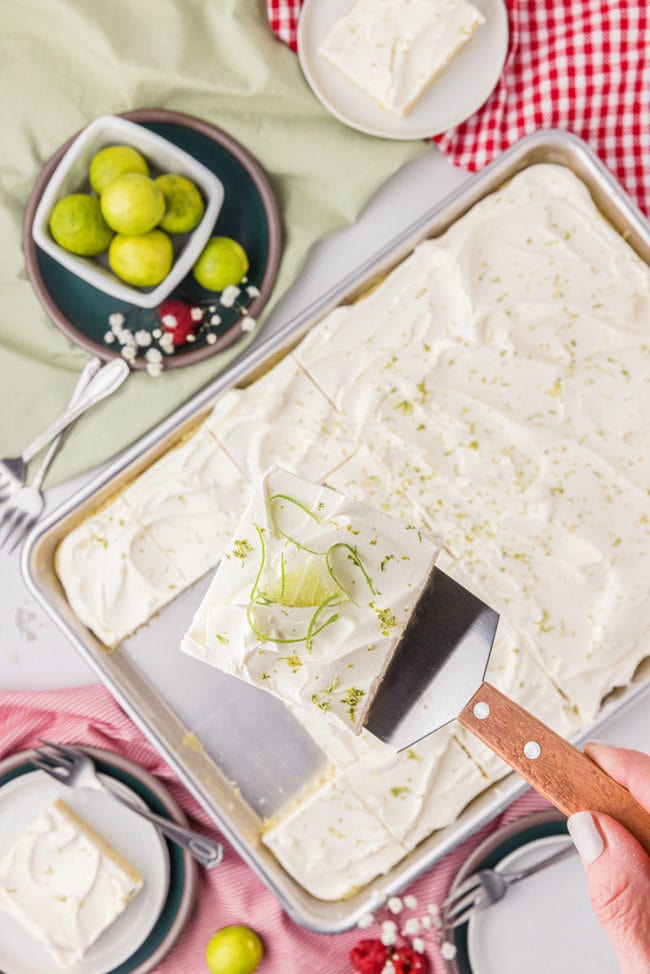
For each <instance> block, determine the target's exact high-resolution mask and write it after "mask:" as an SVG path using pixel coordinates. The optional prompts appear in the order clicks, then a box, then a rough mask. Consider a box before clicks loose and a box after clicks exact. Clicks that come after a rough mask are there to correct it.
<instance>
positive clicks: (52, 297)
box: [23, 108, 281, 368]
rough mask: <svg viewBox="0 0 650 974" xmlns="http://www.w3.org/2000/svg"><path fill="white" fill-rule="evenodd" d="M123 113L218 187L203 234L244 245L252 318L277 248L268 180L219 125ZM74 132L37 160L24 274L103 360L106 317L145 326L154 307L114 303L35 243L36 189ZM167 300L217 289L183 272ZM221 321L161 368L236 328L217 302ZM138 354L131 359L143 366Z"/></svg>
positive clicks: (232, 337)
mask: <svg viewBox="0 0 650 974" xmlns="http://www.w3.org/2000/svg"><path fill="white" fill-rule="evenodd" d="M123 117H124V118H127V119H129V120H130V121H131V122H137V123H138V124H139V125H142V126H143V127H144V128H147V129H150V130H151V131H152V132H155V133H156V134H157V135H160V136H162V137H163V138H165V139H168V140H169V141H170V142H173V143H174V145H176V146H178V147H179V148H181V149H184V150H185V152H189V153H190V155H192V156H194V158H195V159H197V160H198V161H199V162H201V163H203V165H204V166H206V167H207V168H208V169H210V170H211V171H212V172H213V173H215V175H216V176H218V177H219V179H220V180H221V182H222V183H223V185H224V191H225V195H224V201H223V206H222V207H221V210H220V212H219V215H218V217H217V221H216V223H215V226H214V229H213V231H212V233H211V236H225V237H233V238H234V239H235V240H238V241H239V243H241V245H242V247H244V249H245V250H246V252H247V254H248V257H249V261H250V269H249V272H248V282H247V283H248V284H249V285H255V286H256V287H257V288H258V289H259V292H260V293H259V295H258V296H256V297H255V298H254V299H253V300H250V301H246V307H247V310H248V313H249V314H250V315H251V317H253V318H257V317H258V315H259V314H260V312H261V311H262V309H263V308H264V306H265V304H266V303H267V301H268V298H269V296H270V294H271V290H272V288H273V285H274V283H275V279H276V277H277V272H278V265H279V263H280V252H281V231H280V217H279V214H278V209H277V204H276V202H275V198H274V196H273V192H272V190H271V187H270V185H269V182H268V179H267V178H266V176H265V174H264V173H263V171H262V169H261V168H260V166H259V164H258V163H257V162H256V161H255V159H254V158H253V157H252V156H251V155H250V153H249V152H248V151H247V150H246V149H244V148H243V146H241V145H240V144H239V143H238V142H236V141H235V139H233V138H231V136H229V135H227V134H226V133H225V132H222V131H221V129H218V128H216V127H215V126H214V125H210V124H209V123H208V122H204V121H202V120H201V119H199V118H194V117H193V116H192V115H185V114H182V113H180V112H172V111H167V110H165V109H154V108H152V109H146V108H143V109H139V110H137V111H133V112H125V113H124V115H123ZM74 138H76V135H75V136H73V137H72V138H71V139H69V140H68V141H67V142H66V143H65V144H64V145H62V146H61V147H60V148H59V149H58V150H57V151H56V152H55V154H54V155H53V156H52V157H51V159H49V161H48V162H47V163H46V164H45V167H44V168H43V171H42V172H41V174H40V176H39V178H38V180H37V182H36V185H35V186H34V189H33V190H32V194H31V196H30V198H29V201H28V204H27V210H26V212H25V219H24V223H23V251H24V254H25V262H26V267H27V275H28V277H29V279H30V281H31V283H32V286H33V287H34V290H35V291H36V294H37V295H38V298H39V299H40V301H41V303H42V304H43V306H44V308H45V310H46V311H47V314H48V316H49V317H50V318H51V320H52V321H53V322H54V324H55V325H57V327H59V328H60V329H61V331H63V332H65V334H66V335H67V336H68V338H70V339H71V340H72V341H73V342H76V344H78V345H81V346H82V348H85V349H86V351H87V352H89V353H90V354H92V355H98V356H99V357H100V358H101V359H104V360H108V359H111V358H115V357H116V356H117V355H119V348H117V349H116V347H115V345H106V343H105V342H104V340H103V336H104V334H105V332H106V331H108V330H109V325H108V316H109V315H110V314H111V313H113V312H116V311H119V312H121V313H122V314H124V315H125V317H126V319H127V322H128V324H129V325H131V326H132V327H133V326H134V327H136V328H137V327H143V328H147V327H151V326H152V324H153V323H154V319H156V318H157V312H156V311H155V309H153V310H147V309H143V308H137V307H136V306H135V305H133V304H128V303H126V302H123V301H119V300H117V299H116V298H114V297H111V295H109V294H105V293H104V292H103V291H100V290H98V289H97V288H95V287H93V286H92V284H88V283H87V282H86V281H82V280H81V279H80V278H78V277H77V276H76V274H73V273H72V271H69V270H68V269H67V268H65V267H63V266H62V265H61V264H59V262H58V261H56V260H54V258H52V257H50V256H49V255H48V254H46V253H44V251H42V250H41V249H40V248H39V247H37V246H36V244H35V242H34V240H33V238H32V223H33V220H34V213H35V212H36V207H37V206H38V203H39V201H40V199H41V196H42V195H43V191H44V189H45V187H46V185H47V183H48V181H49V179H50V177H51V175H52V173H53V172H54V170H55V169H56V167H57V165H58V163H59V162H60V160H61V158H62V156H63V155H64V153H65V152H66V150H67V149H68V148H69V146H70V145H71V143H72V142H73V140H74ZM170 298H182V299H184V300H186V301H189V302H190V303H196V304H202V305H206V304H208V303H209V302H210V300H211V299H212V300H214V301H216V300H217V299H218V295H215V294H214V292H210V291H204V290H203V289H202V288H201V287H199V285H198V284H197V283H196V281H195V280H194V278H193V277H192V275H191V274H188V276H187V277H186V278H185V279H184V280H183V281H182V282H181V284H180V285H179V287H178V288H176V290H175V291H173V292H172V294H171V295H170ZM219 316H220V317H221V319H222V323H221V324H220V325H219V326H218V328H216V329H213V330H214V332H215V334H216V335H217V341H216V342H214V343H213V344H208V343H207V342H206V340H205V334H202V335H201V334H200V335H199V336H198V337H197V340H196V341H195V342H194V343H193V344H189V345H184V346H181V347H180V348H179V349H178V350H177V351H175V352H174V354H173V355H170V356H166V357H165V368H174V367H179V366H185V365H191V364H192V362H197V361H200V360H202V359H204V358H208V357H209V356H210V355H214V354H215V352H218V351H221V350H222V349H224V348H226V347H227V346H228V345H231V344H232V343H233V342H234V341H236V340H237V339H238V338H239V337H240V335H241V333H242V327H241V324H242V315H241V313H240V311H239V310H238V309H237V307H232V308H228V309H226V308H220V309H219ZM145 364H146V363H145V361H144V359H143V358H142V357H140V358H138V359H136V361H135V362H134V363H133V367H134V368H144V366H145Z"/></svg>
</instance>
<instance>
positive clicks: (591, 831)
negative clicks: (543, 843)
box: [568, 744, 650, 974]
mask: <svg viewBox="0 0 650 974" xmlns="http://www.w3.org/2000/svg"><path fill="white" fill-rule="evenodd" d="M586 750H587V753H588V754H589V756H590V757H591V758H592V760H594V761H596V762H597V763H598V764H600V765H601V766H602V767H603V768H604V770H606V771H607V773H608V774H609V775H610V776H611V777H612V778H614V779H615V780H617V781H620V783H621V784H623V785H624V786H625V787H627V788H629V790H630V792H631V793H632V794H633V795H634V797H635V798H636V799H637V801H638V802H639V803H640V804H642V805H644V807H646V808H647V807H648V805H649V804H650V757H648V756H647V755H645V754H641V753H639V752H635V751H626V750H622V749H620V750H619V749H618V748H610V747H606V746H604V745H601V744H598V745H588V746H587V748H586ZM568 827H569V832H570V834H571V837H572V839H573V841H574V842H575V845H576V848H577V850H578V853H579V854H580V857H581V859H582V861H583V863H584V865H585V868H586V871H587V879H588V882H589V897H590V899H591V904H592V907H593V910H594V913H595V915H596V918H597V919H598V921H599V923H600V924H601V926H602V927H603V928H604V930H605V932H606V934H607V936H608V937H609V939H610V941H611V943H612V946H613V947H614V950H615V951H616V954H617V957H618V961H619V964H620V967H621V971H622V974H647V972H648V971H650V914H649V912H648V910H647V903H648V899H649V898H650V857H648V855H647V853H646V852H645V850H644V849H643V848H642V846H641V845H640V844H639V842H637V840H636V839H635V838H634V837H633V836H632V835H631V834H630V833H629V832H628V831H627V829H625V828H624V827H623V826H622V825H621V824H620V823H619V822H616V821H615V820H614V819H612V818H610V817H609V815H604V814H603V813H601V812H594V813H591V812H578V813H577V814H576V815H572V816H571V818H570V819H569V821H568Z"/></svg>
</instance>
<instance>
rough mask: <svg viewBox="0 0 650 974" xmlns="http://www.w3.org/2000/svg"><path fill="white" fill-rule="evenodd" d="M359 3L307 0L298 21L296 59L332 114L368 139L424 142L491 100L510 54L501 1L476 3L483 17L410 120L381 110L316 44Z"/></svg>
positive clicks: (420, 100) (410, 114)
mask: <svg viewBox="0 0 650 974" xmlns="http://www.w3.org/2000/svg"><path fill="white" fill-rule="evenodd" d="M354 3H355V0H305V3H304V6H303V8H302V12H301V15H300V21H299V23H298V57H299V58H300V64H301V67H302V70H303V72H304V75H305V77H306V79H307V81H308V83H309V85H310V87H311V89H312V91H313V92H314V94H315V95H316V97H317V98H319V99H320V101H321V102H322V103H323V105H324V106H325V108H327V109H328V110H329V111H330V112H331V113H332V115H335V116H336V118H338V119H340V120H341V121H342V122H345V124H346V125H349V126H351V127H352V128H354V129H358V130H359V131H360V132H366V133H367V134H368V135H378V136H381V137H384V138H388V139H424V138H427V137H429V136H431V135H439V134H440V133H441V132H446V131H447V130H448V129H451V128H454V126H456V125H460V123H461V122H464V121H465V119H466V118H469V117H470V115H473V114H474V112H475V111H477V110H478V109H479V108H480V107H481V105H482V104H483V103H484V102H485V101H487V99H488V98H489V96H490V94H491V93H492V91H493V90H494V88H495V87H496V84H497V82H498V80H499V77H500V75H501V70H502V68H503V64H504V61H505V59H506V54H507V51H508V15H507V11H506V7H505V4H504V2H503V0H473V3H474V5H475V6H476V7H477V8H478V9H479V10H480V11H481V13H482V14H483V16H484V17H485V23H484V24H481V26H480V27H479V28H478V29H477V30H476V31H475V32H474V34H473V36H472V37H471V38H470V40H469V41H468V43H467V44H466V45H465V46H464V47H463V48H461V50H460V51H459V52H458V54H457V55H456V56H455V57H454V58H453V60H452V61H451V63H450V64H449V65H448V66H447V67H446V68H445V69H444V71H443V72H442V74H440V75H439V77H437V78H436V80H435V81H434V82H433V84H432V85H431V87H430V88H428V89H427V91H425V92H424V94H423V95H422V97H421V98H420V99H419V100H418V101H417V102H416V104H415V107H414V108H413V109H412V110H411V112H410V113H409V114H408V115H407V116H406V118H400V117H399V116H397V115H393V114H392V113H390V112H387V111H385V110H384V109H383V108H381V107H380V106H379V105H378V104H377V102H376V101H374V99H372V98H371V97H370V96H369V95H366V94H365V93H364V92H363V91H361V89H359V88H357V87H356V85H354V84H353V83H352V82H351V81H349V80H348V79H347V78H345V77H344V76H343V75H342V74H340V73H339V72H338V71H337V70H336V68H334V67H333V66H332V65H331V64H329V63H328V62H327V61H326V60H325V59H324V58H323V57H321V56H320V54H319V53H318V46H319V44H320V43H321V41H323V40H324V39H325V37H326V35H327V34H328V33H329V31H330V30H331V28H332V27H333V26H334V24H335V23H336V21H337V20H339V19H340V18H341V17H342V16H344V15H345V14H346V13H347V12H348V11H349V10H350V9H351V7H352V6H353V4H354Z"/></svg>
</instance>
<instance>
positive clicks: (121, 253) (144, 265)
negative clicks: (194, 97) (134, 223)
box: [108, 230, 174, 287]
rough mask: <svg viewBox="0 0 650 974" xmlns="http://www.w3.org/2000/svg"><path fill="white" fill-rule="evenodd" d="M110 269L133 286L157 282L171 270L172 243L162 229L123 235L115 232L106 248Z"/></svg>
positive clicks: (149, 284) (151, 285) (149, 285)
mask: <svg viewBox="0 0 650 974" xmlns="http://www.w3.org/2000/svg"><path fill="white" fill-rule="evenodd" d="M108 262H109V264H110V265H111V270H112V271H113V273H114V274H116V275H117V276H118V277H119V278H120V279H121V280H122V281H126V283H127V284H134V285H135V287H153V285H155V284H160V282H161V281H162V280H164V279H165V278H166V277H167V275H168V274H169V272H170V270H171V269H172V264H173V262H174V250H173V247H172V242H171V240H170V239H169V237H168V236H167V234H166V233H163V232H162V230H151V231H150V232H149V233H142V234H137V235H136V236H125V235H124V234H120V233H118V234H116V236H114V237H113V239H112V241H111V245H110V247H109V248H108Z"/></svg>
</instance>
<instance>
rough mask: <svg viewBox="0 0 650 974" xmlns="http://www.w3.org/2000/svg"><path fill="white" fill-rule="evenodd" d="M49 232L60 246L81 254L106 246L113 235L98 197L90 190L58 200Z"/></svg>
mask: <svg viewBox="0 0 650 974" xmlns="http://www.w3.org/2000/svg"><path fill="white" fill-rule="evenodd" d="M50 233H51V234H52V236H53V237H54V239H55V240H56V242H57V243H58V244H59V246H61V247H63V248H64V249H65V250H69V251H70V252H71V253H73V254H79V255H80V256H81V257H93V256H94V255H95V254H98V253H99V252H100V251H102V250H106V248H107V247H108V245H109V243H110V242H111V237H112V236H113V231H112V230H111V228H110V227H109V226H108V225H107V223H106V221H105V220H104V217H103V216H102V213H101V210H100V208H99V200H98V199H97V198H96V197H95V196H89V195H88V194H87V193H72V195H71V196H64V197H63V199H61V200H59V201H58V203H55V205H54V207H53V209H52V212H51V213H50Z"/></svg>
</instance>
